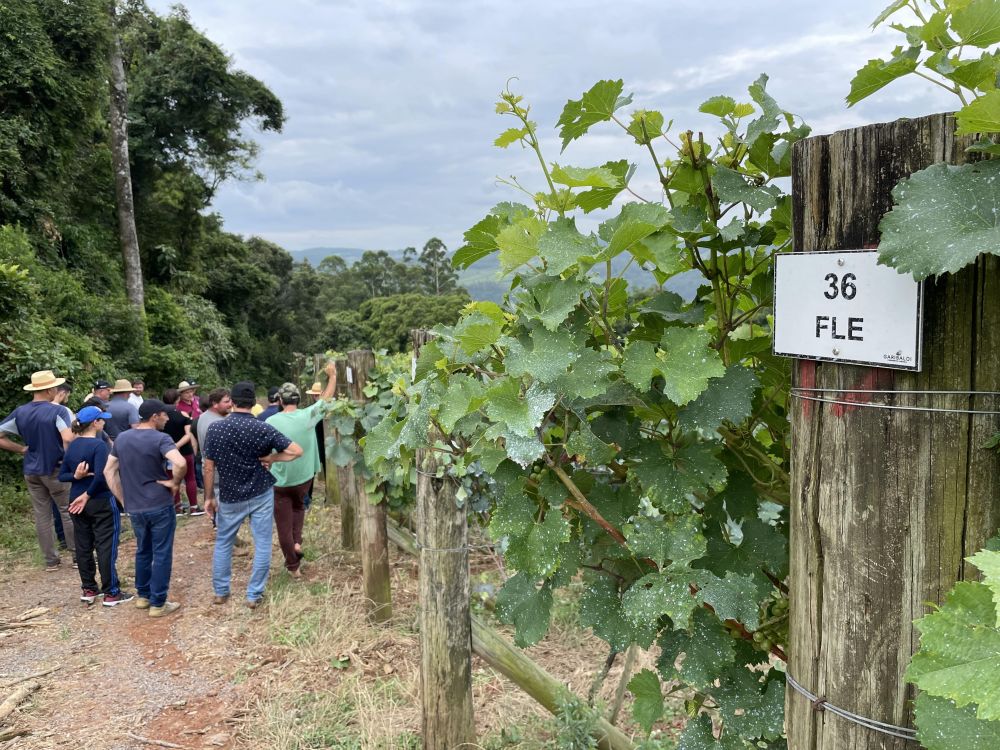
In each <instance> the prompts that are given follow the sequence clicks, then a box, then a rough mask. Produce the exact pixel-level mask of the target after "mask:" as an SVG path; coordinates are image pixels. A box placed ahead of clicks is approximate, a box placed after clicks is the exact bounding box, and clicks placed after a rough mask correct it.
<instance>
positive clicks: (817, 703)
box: [785, 673, 917, 742]
mask: <svg viewBox="0 0 1000 750" xmlns="http://www.w3.org/2000/svg"><path fill="white" fill-rule="evenodd" d="M785 679H786V680H787V681H788V684H789V685H791V687H792V689H793V690H794V691H795V692H797V693H799V695H802V696H804V697H805V698H807V699H808V700H809V702H810V703H812V706H813V709H814V710H816V711H829V712H830V713H832V714H834V715H835V716H839V717H840V718H842V719H846V720H847V721H850V722H852V723H854V724H857V725H859V726H862V727H865V728H866V729H870V730H872V731H873V732H879V733H881V734H887V735H889V736H890V737H898V738H899V739H903V740H909V741H910V742H916V741H917V730H916V729H910V728H909V727H900V726H897V725H895V724H887V723H886V722H884V721H877V720H875V719H869V718H868V717H866V716H859V715H858V714H855V713H851V712H850V711H848V710H847V709H844V708H840V707H839V706H835V705H833V704H832V703H830V702H829V701H827V699H826V698H820V697H819V696H817V695H814V694H813V693H810V692H809V691H808V690H806V689H805V688H804V687H802V685H800V684H799V683H798V682H797V681H796V680H795V678H793V677H792V676H791V675H790V674H787V673H786V674H785Z"/></svg>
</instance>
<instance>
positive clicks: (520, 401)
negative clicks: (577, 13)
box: [364, 76, 808, 748]
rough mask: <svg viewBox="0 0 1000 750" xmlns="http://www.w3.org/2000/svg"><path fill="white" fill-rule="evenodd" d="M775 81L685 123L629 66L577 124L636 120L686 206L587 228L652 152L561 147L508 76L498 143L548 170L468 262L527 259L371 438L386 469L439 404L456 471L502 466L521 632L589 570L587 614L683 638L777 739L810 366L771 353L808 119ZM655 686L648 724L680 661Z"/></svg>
mask: <svg viewBox="0 0 1000 750" xmlns="http://www.w3.org/2000/svg"><path fill="white" fill-rule="evenodd" d="M766 83H767V78H766V76H761V77H760V78H759V79H758V80H757V81H756V82H755V83H754V84H753V85H752V86H750V88H749V94H750V99H751V100H752V101H753V104H738V103H737V102H736V101H735V100H732V99H715V100H710V102H708V103H706V106H705V107H704V109H705V110H706V111H710V112H713V113H715V114H716V116H718V117H719V118H720V121H721V123H722V126H723V128H724V129H725V136H724V137H723V138H722V139H720V142H719V144H718V145H717V146H710V145H708V144H706V143H704V142H702V141H701V140H696V139H695V137H694V136H693V134H692V133H691V132H683V133H681V134H680V135H679V136H678V137H677V138H676V139H673V138H670V137H669V135H668V134H667V133H665V132H663V131H664V127H665V126H664V122H665V118H664V117H663V115H662V114H660V113H657V112H650V111H645V110H643V111H638V112H635V113H634V114H633V115H632V117H631V118H630V117H627V116H624V115H623V113H622V112H621V111H620V110H621V109H622V108H623V107H625V106H627V104H628V102H629V97H628V96H626V95H624V94H623V92H624V86H623V84H622V83H621V82H620V81H618V82H611V81H604V82H601V83H598V84H597V85H596V86H595V87H594V88H592V89H591V90H590V91H589V92H587V93H585V94H584V95H583V97H582V98H581V99H579V100H576V101H571V102H570V103H569V104H568V105H567V107H566V109H565V110H564V112H563V115H562V117H561V118H560V122H559V126H560V128H561V135H562V137H563V144H564V146H565V145H568V144H569V143H571V142H572V141H574V140H576V139H578V138H580V137H583V136H584V135H585V134H586V133H587V132H588V131H589V130H591V129H592V128H594V127H597V126H600V125H601V124H602V123H614V124H615V125H617V126H618V127H621V128H622V130H623V132H624V134H625V135H626V136H627V144H629V145H634V146H641V147H642V148H640V150H639V153H640V154H641V155H643V157H644V158H645V157H647V156H649V155H650V153H651V152H652V154H653V160H654V166H653V168H654V169H656V170H658V171H659V172H660V173H661V175H662V180H661V184H663V185H666V186H668V188H667V196H666V197H667V204H666V205H661V204H659V203H656V202H645V203H626V204H625V205H623V206H621V207H620V208H617V209H612V210H610V211H609V215H608V216H605V217H602V218H603V221H601V223H600V225H599V228H598V231H597V232H596V233H584V232H581V231H580V230H579V228H578V227H577V224H576V221H575V217H576V215H577V213H576V212H577V211H580V212H584V213H586V212H591V211H594V210H596V209H597V208H599V207H601V206H605V207H606V206H608V205H609V204H610V202H611V199H612V198H613V197H614V195H616V194H617V193H618V192H620V190H621V189H622V188H623V187H624V184H625V181H626V179H627V177H628V176H630V175H631V174H632V173H633V171H634V170H635V166H634V165H631V164H629V162H628V160H626V159H623V160H620V161H614V162H608V163H607V164H605V165H603V166H602V167H572V166H566V165H549V164H548V162H546V160H545V158H544V154H543V153H542V149H541V146H540V140H539V138H538V135H537V132H536V126H535V124H534V123H533V122H532V121H531V120H530V119H529V107H528V106H527V105H526V104H525V103H524V102H523V100H522V99H521V97H519V96H517V95H515V94H513V93H511V92H510V91H505V92H503V93H502V94H501V101H500V103H499V104H498V105H497V111H498V112H499V113H500V114H501V115H502V116H504V117H511V118H513V119H515V121H516V123H517V124H516V127H515V128H512V129H511V130H508V131H506V133H505V135H503V136H501V138H500V139H499V143H498V145H501V146H503V145H505V144H509V143H511V142H514V141H519V142H521V144H522V145H523V146H524V147H526V148H529V149H531V150H533V151H535V152H536V155H537V156H538V160H539V163H540V164H541V165H543V172H542V179H543V180H544V183H543V184H544V186H545V187H543V188H542V189H541V190H540V191H539V192H537V193H535V194H534V205H533V206H528V205H524V204H513V203H502V204H499V205H497V206H496V207H494V208H493V209H492V210H491V211H490V212H489V213H488V214H487V215H486V216H485V217H484V218H483V219H482V220H481V221H480V222H479V223H477V224H476V225H475V226H474V227H473V228H472V229H470V230H469V231H468V232H467V233H466V235H465V240H466V244H465V245H464V246H463V247H462V248H461V249H460V250H459V251H458V252H457V253H456V254H455V258H454V262H455V264H456V266H459V267H466V266H468V265H470V264H472V263H475V262H477V261H479V260H482V259H483V258H485V257H487V256H490V255H496V256H498V257H499V258H500V262H501V264H502V265H503V266H504V267H505V268H506V269H508V270H509V271H513V272H514V273H513V274H512V275H511V277H510V283H511V289H510V292H509V294H508V295H507V298H506V299H505V303H504V306H503V307H498V306H497V305H493V304H492V303H482V302H480V303H475V304H472V305H469V306H468V307H466V309H465V310H464V311H463V314H462V317H461V318H460V319H459V320H458V321H457V322H456V323H455V324H454V325H439V326H437V327H436V329H435V332H436V333H437V339H436V340H435V341H434V342H433V343H432V344H430V345H428V346H427V347H425V348H424V350H423V351H422V353H421V356H420V358H419V360H418V362H417V363H416V375H415V379H414V383H413V384H412V385H411V386H409V387H408V388H406V390H405V392H404V393H403V398H402V399H401V400H400V403H399V404H398V405H397V406H396V407H395V408H394V409H393V410H392V411H391V412H390V413H389V414H387V415H386V417H385V418H384V420H383V422H382V423H381V424H380V425H379V427H378V428H377V430H376V432H377V436H376V434H375V433H372V435H371V438H370V439H368V440H367V441H366V442H365V446H364V452H365V460H366V463H367V465H368V466H369V467H371V470H372V471H374V472H376V473H379V472H381V471H382V467H391V466H392V465H393V463H394V462H396V461H399V460H401V458H402V459H403V460H405V459H406V457H408V456H412V455H413V454H414V451H415V450H416V449H418V448H420V447H422V446H423V445H424V442H425V441H426V434H427V432H428V429H429V427H430V426H433V427H436V428H438V429H439V430H440V431H441V433H442V434H446V435H448V436H449V438H448V440H447V441H442V442H439V443H438V444H437V446H436V447H437V448H438V450H439V455H442V456H446V457H449V458H448V460H449V461H451V471H452V473H453V474H454V475H455V476H461V474H462V473H463V471H465V470H466V467H471V466H473V465H476V464H479V465H481V466H487V465H489V466H492V467H495V470H493V472H492V473H493V479H494V480H495V482H496V491H495V500H494V503H493V507H492V513H491V522H490V534H491V536H492V537H493V538H494V539H495V540H496V541H497V542H498V543H499V544H500V545H501V546H502V548H503V549H504V554H505V559H506V563H507V565H508V566H509V568H510V569H512V570H513V571H515V574H514V575H512V576H511V578H510V579H509V580H508V582H507V584H506V585H505V586H504V588H503V589H502V590H501V592H500V593H499V595H498V597H497V614H498V616H499V617H500V618H501V619H502V620H504V621H506V622H509V623H511V624H513V625H514V628H515V639H516V641H517V642H518V643H519V644H520V645H529V644H532V643H535V642H537V641H538V640H539V639H540V638H541V637H542V636H543V635H544V634H545V633H546V631H547V629H548V625H549V620H550V617H551V612H552V602H553V593H554V591H555V590H557V589H560V588H562V587H564V586H566V585H567V584H568V583H569V582H570V581H573V580H575V579H577V577H578V575H579V574H580V571H581V570H583V571H584V574H583V582H584V584H585V588H584V591H583V594H582V596H581V598H580V614H579V621H580V622H581V623H582V624H583V625H584V626H586V627H590V628H591V629H592V630H593V631H594V633H595V634H596V635H598V636H599V637H601V638H603V639H605V640H606V641H607V642H608V643H609V644H610V645H611V646H612V647H613V648H614V649H616V650H618V651H621V650H624V649H626V648H628V647H629V645H631V644H638V645H639V646H641V647H643V648H649V647H650V646H651V645H652V643H653V642H654V641H656V640H657V638H658V637H659V639H660V642H661V645H662V646H664V648H665V649H666V650H665V652H664V653H666V651H667V650H672V652H673V655H674V657H675V658H674V659H672V660H669V661H663V662H662V663H661V665H660V669H661V672H662V676H663V679H666V680H670V679H675V678H678V677H679V678H680V679H681V680H682V681H684V682H685V683H686V684H687V685H688V686H689V687H691V688H693V689H695V690H705V691H707V692H708V693H711V697H712V698H713V700H712V701H708V700H703V701H701V702H700V703H699V704H698V705H699V706H705V705H709V706H715V708H712V709H705V710H706V711H709V713H711V714H713V715H714V716H715V718H716V720H718V721H720V722H721V723H722V725H723V727H724V730H723V736H724V737H725V738H726V740H725V742H726V747H733V748H735V747H745V746H747V744H746V743H749V744H750V745H753V744H755V743H757V742H770V741H773V740H776V739H777V737H778V736H779V735H780V731H781V724H782V705H781V696H782V695H783V690H784V686H783V680H782V678H781V677H780V674H779V673H777V672H776V671H774V670H772V669H768V670H765V671H751V670H750V669H748V668H747V667H748V666H749V665H755V666H758V667H759V665H761V664H766V663H767V658H766V656H765V654H766V653H768V652H773V653H775V654H778V655H780V654H781V653H782V652H781V650H780V645H781V644H780V642H778V641H779V635H780V634H781V632H782V631H781V628H779V627H778V625H779V624H780V622H781V621H782V620H783V618H782V616H781V615H780V613H774V612H772V610H773V609H774V606H775V603H776V602H778V601H784V598H783V597H782V596H781V595H780V593H778V590H777V589H776V587H775V585H774V583H773V581H777V580H780V579H781V578H783V577H784V576H785V575H786V574H787V549H786V542H785V524H784V519H783V517H782V515H781V514H777V515H778V520H777V521H774V520H773V519H774V518H775V516H773V515H772V516H769V518H771V519H772V520H771V521H768V522H765V521H762V520H760V518H758V509H759V507H760V504H761V502H762V501H763V500H765V499H767V500H769V501H771V502H772V503H774V502H776V503H779V504H782V505H783V504H785V503H786V502H787V494H788V484H787V480H788V477H787V468H786V467H787V460H788V446H787V438H788V436H787V419H786V414H785V403H786V396H785V394H784V390H783V389H784V387H785V386H786V384H787V377H788V375H787V369H786V367H787V366H786V364H785V363H784V362H783V361H782V360H777V359H774V358H773V357H772V356H771V355H770V354H769V353H768V349H769V347H768V345H767V342H768V341H769V336H770V330H769V327H768V312H769V309H770V305H771V299H770V294H771V287H772V285H771V283H770V277H769V273H770V271H769V268H770V263H769V261H770V259H771V256H772V255H773V253H775V252H780V251H781V250H783V249H785V248H786V247H787V246H788V244H789V226H788V221H789V212H788V199H787V197H786V196H783V195H782V194H781V192H780V190H779V189H778V188H777V187H775V186H774V184H773V181H774V180H775V179H776V178H778V177H784V176H786V175H787V174H788V169H789V160H788V150H789V147H790V146H791V144H792V143H794V142H795V141H796V140H798V139H799V138H802V137H804V136H805V135H806V134H807V133H808V128H806V127H805V126H803V125H801V124H797V123H796V122H795V120H794V118H793V117H792V116H791V115H789V114H787V113H785V112H784V111H782V110H781V108H780V107H779V106H778V105H777V104H776V103H775V102H774V100H773V99H772V98H771V97H770V95H768V94H767V91H766ZM744 122H745V124H742V123H744ZM666 127H667V128H668V129H669V126H666ZM663 149H670V153H671V156H670V157H669V158H663V157H662V156H657V155H656V152H657V150H663ZM511 184H514V183H511ZM516 184H517V185H519V186H520V185H521V183H520V182H517V183H516ZM593 191H608V192H607V193H606V194H605V195H604V196H602V197H601V198H600V199H597V198H596V197H595V196H594V193H593ZM605 198H607V201H606V202H605V201H604V199H605ZM733 217H737V218H736V219H735V220H734V219H733ZM619 256H621V257H624V258H626V259H627V263H638V264H641V265H643V266H644V267H649V268H653V269H655V271H653V273H654V275H655V276H656V279H657V281H658V282H660V283H661V284H662V283H664V282H666V281H668V280H669V279H671V278H673V277H675V276H677V275H679V274H682V273H692V272H694V273H697V274H700V275H701V277H702V284H701V288H700V289H699V291H698V293H697V295H696V299H694V300H690V299H688V300H685V299H682V298H681V297H679V296H677V295H672V294H669V293H665V292H663V291H662V290H661V289H659V288H657V289H654V290H653V291H652V292H651V293H648V294H635V293H634V292H630V290H629V288H628V283H627V282H626V280H625V279H624V278H623V276H622V273H621V272H619V271H616V270H615V268H616V266H613V261H614V260H615V259H616V257H619ZM762 613H763V614H762ZM764 617H766V621H765V620H764V619H763V618H764ZM758 627H759V628H761V629H762V630H764V628H765V627H766V630H765V631H764V632H760V633H754V632H753V631H754V630H755V629H756V628H758ZM731 633H735V634H736V635H737V636H738V637H739V639H740V641H741V644H740V648H736V647H735V645H734V643H733V639H732V638H731V635H730V634H731ZM751 644H752V645H751ZM678 659H680V661H679V662H678ZM678 663H679V664H680V666H679V667H678V666H676V665H677V664H678ZM716 682H718V685H716ZM632 687H633V691H634V692H635V693H636V696H637V712H638V714H637V715H638V718H639V720H640V721H641V722H642V723H643V724H644V728H646V729H647V730H648V729H650V728H651V727H652V726H653V724H654V723H655V722H656V720H657V717H658V716H659V714H660V711H659V708H660V707H662V700H663V698H662V692H661V686H660V682H659V679H658V678H657V676H656V675H655V674H654V673H652V672H643V673H641V674H640V675H639V676H637V677H636V678H635V680H634V682H633V685H632ZM709 726H711V724H709ZM727 728H728V729H727ZM709 737H710V738H711V732H709ZM740 738H742V739H740ZM712 742H713V743H715V740H714V738H713V739H712ZM711 746H713V747H714V746H715V745H714V744H713V745H711ZM692 747H694V745H692Z"/></svg>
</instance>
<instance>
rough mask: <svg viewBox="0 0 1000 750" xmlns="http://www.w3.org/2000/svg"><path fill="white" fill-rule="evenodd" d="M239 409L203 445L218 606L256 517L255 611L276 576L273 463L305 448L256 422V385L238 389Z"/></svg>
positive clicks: (250, 598)
mask: <svg viewBox="0 0 1000 750" xmlns="http://www.w3.org/2000/svg"><path fill="white" fill-rule="evenodd" d="M232 399H233V411H232V413H231V414H230V415H229V416H228V417H226V418H225V419H222V420H219V421H217V422H215V423H213V424H212V425H211V426H210V427H209V428H208V432H207V433H206V435H205V445H203V446H202V458H203V464H204V465H203V467H202V471H203V476H204V479H205V510H206V512H207V513H208V514H209V515H210V516H213V517H214V518H215V520H216V523H217V524H218V528H217V531H216V533H215V553H214V555H213V556H212V588H213V589H214V590H215V599H214V603H215V604H225V603H226V601H228V599H229V588H230V581H231V579H232V570H233V543H234V542H235V541H236V532H237V531H238V530H239V528H240V524H242V523H243V519H245V518H249V519H250V532H251V534H252V535H253V547H254V555H253V567H252V569H251V572H250V580H249V581H248V582H247V606H248V607H249V608H250V609H255V608H256V607H257V606H258V605H259V604H260V601H261V599H262V598H263V596H264V588H265V587H266V586H267V577H268V574H269V573H270V572H271V538H272V525H273V521H274V482H275V479H274V475H273V474H271V472H270V471H269V469H270V467H271V464H273V463H275V462H280V461H294V460H295V459H296V458H298V457H299V456H301V455H302V448H300V447H299V446H298V445H297V444H296V443H293V442H292V441H291V440H289V439H288V438H286V437H285V436H284V435H282V434H281V433H280V432H278V431H277V430H276V429H274V428H273V427H272V426H271V425H269V424H266V423H264V422H259V421H258V420H257V419H256V418H254V415H253V413H252V412H251V409H252V408H253V407H254V405H255V404H256V403H257V395H256V392H255V389H254V384H253V383H250V382H241V383H237V384H236V385H234V386H233V389H232ZM216 467H218V470H219V499H218V501H216V499H215V492H214V489H215V480H216V476H215V472H216Z"/></svg>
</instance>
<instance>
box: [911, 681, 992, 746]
mask: <svg viewBox="0 0 1000 750" xmlns="http://www.w3.org/2000/svg"><path fill="white" fill-rule="evenodd" d="M914 709H915V710H914V717H915V723H916V725H917V738H918V739H919V740H920V744H921V745H922V746H923V747H925V748H927V750H959V749H960V750H996V748H998V747H1000V721H984V720H983V719H980V718H979V717H978V716H977V714H976V708H975V706H964V707H962V708H959V707H958V706H956V705H955V702H954V701H950V700H948V699H947V698H938V697H937V696H933V695H928V694H927V693H921V694H920V695H918V696H917V700H916V703H915V704H914Z"/></svg>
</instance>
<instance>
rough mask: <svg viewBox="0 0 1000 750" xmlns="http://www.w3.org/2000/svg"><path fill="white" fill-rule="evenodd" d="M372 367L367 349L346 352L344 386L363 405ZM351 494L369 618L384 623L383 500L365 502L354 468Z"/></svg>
mask: <svg viewBox="0 0 1000 750" xmlns="http://www.w3.org/2000/svg"><path fill="white" fill-rule="evenodd" d="M374 366H375V355H374V354H372V352H371V350H370V349H355V350H354V351H351V352H348V353H347V373H348V377H347V381H348V383H347V387H348V390H349V392H350V394H351V398H352V399H353V400H354V401H355V402H357V403H361V404H363V403H364V402H365V401H367V397H366V396H365V394H364V388H365V383H366V382H367V380H368V372H369V371H370V370H371V369H372V368H373V367H374ZM352 473H353V475H354V491H355V499H356V501H357V512H358V521H359V522H360V526H361V571H362V577H363V579H364V591H365V598H366V600H367V606H368V618H369V619H370V620H371V621H372V622H386V621H387V620H389V619H390V618H391V617H392V598H391V591H390V580H389V535H388V532H387V531H386V528H385V519H386V504H385V499H384V498H383V499H382V500H381V501H379V502H377V503H370V502H369V501H368V493H367V492H366V491H365V478H364V477H363V476H361V475H360V474H359V472H358V470H357V468H356V467H355V469H354V471H353V472H352Z"/></svg>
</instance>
